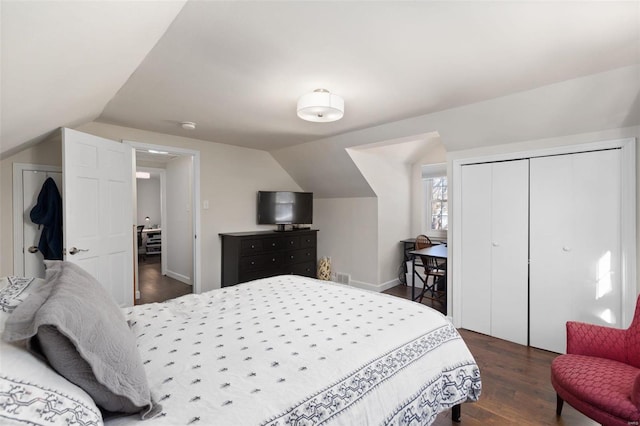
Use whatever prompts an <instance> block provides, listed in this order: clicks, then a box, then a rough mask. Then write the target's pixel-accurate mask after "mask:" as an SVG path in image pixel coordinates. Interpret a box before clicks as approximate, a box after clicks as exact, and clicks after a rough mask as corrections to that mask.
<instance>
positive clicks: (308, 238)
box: [300, 232, 316, 248]
mask: <svg viewBox="0 0 640 426" xmlns="http://www.w3.org/2000/svg"><path fill="white" fill-rule="evenodd" d="M315 246H316V234H315V232H314V233H313V234H308V235H302V236H300V248H303V247H314V248H315Z"/></svg>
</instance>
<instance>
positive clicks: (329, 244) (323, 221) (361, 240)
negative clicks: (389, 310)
mask: <svg viewBox="0 0 640 426" xmlns="http://www.w3.org/2000/svg"><path fill="white" fill-rule="evenodd" d="M313 222H314V226H313V227H314V228H317V229H319V230H320V231H319V232H318V258H320V257H324V256H327V257H331V270H332V272H340V273H346V274H350V275H351V284H352V285H355V286H359V287H364V288H371V285H372V283H376V284H377V280H378V270H377V259H378V232H377V229H378V200H377V199H376V198H374V197H367V198H316V199H314V200H313Z"/></svg>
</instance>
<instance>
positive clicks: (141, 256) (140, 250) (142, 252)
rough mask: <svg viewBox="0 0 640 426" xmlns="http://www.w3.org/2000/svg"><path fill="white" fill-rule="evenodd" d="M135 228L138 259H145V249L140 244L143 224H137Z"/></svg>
mask: <svg viewBox="0 0 640 426" xmlns="http://www.w3.org/2000/svg"><path fill="white" fill-rule="evenodd" d="M136 229H137V230H138V259H142V260H145V254H146V250H145V249H144V245H143V244H142V230H143V229H144V225H138V226H136Z"/></svg>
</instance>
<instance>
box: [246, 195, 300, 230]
mask: <svg viewBox="0 0 640 426" xmlns="http://www.w3.org/2000/svg"><path fill="white" fill-rule="evenodd" d="M311 223H313V192H291V191H258V224H259V225H278V230H280V231H284V229H285V227H284V226H285V225H300V224H311Z"/></svg>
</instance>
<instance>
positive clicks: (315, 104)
mask: <svg viewBox="0 0 640 426" xmlns="http://www.w3.org/2000/svg"><path fill="white" fill-rule="evenodd" d="M343 115H344V99H342V97H340V96H338V95H334V94H333V93H329V91H328V90H326V89H316V90H314V91H313V92H311V93H307V94H306V95H302V96H301V97H300V99H298V117H300V118H302V119H303V120H307V121H315V122H317V123H328V122H331V121H336V120H340V119H341V118H342V116H343Z"/></svg>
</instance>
